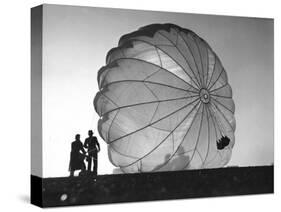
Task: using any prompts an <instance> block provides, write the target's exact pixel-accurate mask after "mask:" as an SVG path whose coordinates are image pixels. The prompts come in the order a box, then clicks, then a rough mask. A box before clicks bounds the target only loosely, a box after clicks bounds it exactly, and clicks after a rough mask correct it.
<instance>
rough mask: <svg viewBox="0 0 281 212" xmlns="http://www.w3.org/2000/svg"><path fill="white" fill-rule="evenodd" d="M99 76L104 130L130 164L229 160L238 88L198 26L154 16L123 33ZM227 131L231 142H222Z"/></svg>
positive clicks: (145, 166) (119, 161) (113, 150)
mask: <svg viewBox="0 0 281 212" xmlns="http://www.w3.org/2000/svg"><path fill="white" fill-rule="evenodd" d="M98 84H99V89H100V91H99V92H98V93H97V94H96V97H95V100H94V106H95V110H96V112H97V113H98V114H99V116H100V120H99V122H98V131H99V134H100V136H101V137H102V138H103V140H104V141H105V142H106V143H107V144H108V154H109V159H110V161H111V163H112V164H113V165H115V166H117V167H120V168H121V169H122V170H123V171H124V172H127V173H132V172H153V171H172V170H184V169H199V168H215V167H222V166H224V165H226V164H227V162H228V161H229V160H230V158H231V151H232V148H233V145H234V131H235V118H234V110H235V107H234V102H233V100H232V90H231V87H230V85H229V84H228V79H227V75H226V72H225V70H224V68H223V66H222V63H221V62H220V60H219V58H218V57H217V55H216V54H215V53H214V51H213V50H212V49H211V48H210V46H209V45H208V44H207V43H206V41H204V40H203V39H202V38H200V37H199V36H198V35H196V34H195V33H194V32H192V31H190V30H188V29H183V28H181V27H179V26H176V25H172V24H153V25H149V26H145V27H142V28H140V29H139V30H138V31H135V32H132V33H130V34H127V35H124V36H122V37H121V39H120V41H119V44H118V47H117V48H113V49H111V50H110V51H109V52H108V54H107V57H106V66H104V67H102V68H101V69H100V70H99V72H98ZM222 138H227V139H229V140H230V141H229V144H227V146H223V148H219V149H218V147H217V146H218V144H217V142H218V141H220V140H221V139H222ZM220 146H221V145H220Z"/></svg>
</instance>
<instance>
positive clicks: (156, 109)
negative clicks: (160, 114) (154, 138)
mask: <svg viewBox="0 0 281 212" xmlns="http://www.w3.org/2000/svg"><path fill="white" fill-rule="evenodd" d="M159 105H160V102H157V106H156V108H155V110H154V112H153V114H152V116H151V119H150V121H149V124H151V122H152V120H153V119H154V117H155V115H156V112H157V111H158V108H159Z"/></svg>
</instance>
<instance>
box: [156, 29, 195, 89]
mask: <svg viewBox="0 0 281 212" xmlns="http://www.w3.org/2000/svg"><path fill="white" fill-rule="evenodd" d="M157 33H158V34H160V35H161V36H162V37H164V38H165V39H167V40H168V41H169V42H170V43H171V44H173V45H174V47H175V48H176V49H177V51H178V52H179V53H180V55H181V56H182V57H183V58H184V59H185V61H186V63H187V65H188V67H189V68H190V70H191V71H192V69H191V67H190V64H189V63H188V61H187V59H186V58H185V56H184V54H183V53H182V52H181V51H180V50H179V48H178V46H177V45H175V44H174V43H173V42H172V40H171V39H170V38H168V37H167V36H165V35H164V34H162V33H161V32H157ZM159 49H160V50H161V51H163V49H161V48H159ZM163 52H164V53H165V54H167V55H168V56H170V57H171V59H172V60H173V61H174V62H175V63H176V64H177V65H178V66H180V67H181V68H182V70H183V71H184V72H185V73H186V74H187V76H188V77H189V78H190V79H191V80H192V82H193V83H194V84H195V86H197V88H198V89H200V83H199V84H197V83H196V82H195V81H194V80H193V78H192V77H191V76H190V75H189V74H188V73H187V72H186V71H185V69H184V68H183V67H182V66H181V65H180V64H179V63H178V62H177V61H175V59H174V58H173V57H172V56H171V55H169V54H168V53H167V52H165V51H163ZM192 72H193V71H192Z"/></svg>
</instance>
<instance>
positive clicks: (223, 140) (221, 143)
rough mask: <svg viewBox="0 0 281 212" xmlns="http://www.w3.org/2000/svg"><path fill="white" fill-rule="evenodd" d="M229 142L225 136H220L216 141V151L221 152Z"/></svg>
mask: <svg viewBox="0 0 281 212" xmlns="http://www.w3.org/2000/svg"><path fill="white" fill-rule="evenodd" d="M229 142H230V139H229V138H228V137H227V136H222V137H221V138H220V139H219V140H218V141H217V149H218V150H222V149H224V148H225V147H226V146H228V144H229Z"/></svg>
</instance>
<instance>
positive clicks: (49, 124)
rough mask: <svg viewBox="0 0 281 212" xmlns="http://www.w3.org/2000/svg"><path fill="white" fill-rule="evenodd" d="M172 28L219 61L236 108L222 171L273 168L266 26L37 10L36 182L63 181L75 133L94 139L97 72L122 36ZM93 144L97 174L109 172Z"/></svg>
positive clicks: (269, 28) (269, 30)
mask: <svg viewBox="0 0 281 212" xmlns="http://www.w3.org/2000/svg"><path fill="white" fill-rule="evenodd" d="M151 23H174V24H176V25H179V26H181V27H183V28H188V29H191V30H192V31H194V32H195V33H197V34H198V35H199V36H200V37H202V38H203V39H205V40H206V41H207V42H208V43H209V44H210V46H211V47H212V49H213V50H214V51H215V52H216V53H217V55H218V56H219V57H220V59H221V61H222V63H223V66H224V68H225V69H226V71H227V74H228V79H229V83H230V85H231V86H232V89H233V98H234V101H235V105H236V112H235V118H236V122H237V128H236V132H235V136H236V143H235V146H234V149H233V154H232V158H231V160H230V162H229V164H228V165H230V166H233V165H238V166H255V165H268V164H271V163H273V157H274V155H273V150H274V146H273V21H272V20H271V19H258V18H240V17H224V16H206V15H197V14H196V15H195V14H179V13H164V12H144V11H136V10H119V9H103V8H91V7H71V6H54V5H45V6H44V10H43V177H55V176H67V175H68V174H69V173H68V164H69V155H70V144H71V142H72V141H73V140H74V136H75V134H77V133H80V134H81V137H82V141H84V139H85V137H86V136H87V131H88V130H89V129H93V130H94V131H95V133H96V134H97V130H96V128H97V121H98V115H97V114H96V113H95V111H94V107H93V98H94V96H95V94H96V92H97V91H98V86H97V71H98V70H99V68H100V67H101V66H103V65H105V56H106V53H107V52H108V51H109V50H110V49H111V48H113V47H115V46H117V43H118V40H119V38H120V37H121V36H122V35H123V34H127V33H129V32H132V31H135V30H137V29H138V28H139V27H141V26H144V25H147V24H151ZM99 140H100V144H101V149H102V150H101V153H100V154H99V170H98V171H99V174H111V173H112V170H113V168H114V167H113V166H112V165H111V164H110V162H109V160H108V156H107V150H106V145H105V143H104V142H103V141H102V140H101V139H99Z"/></svg>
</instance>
